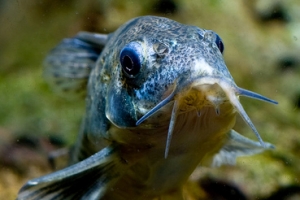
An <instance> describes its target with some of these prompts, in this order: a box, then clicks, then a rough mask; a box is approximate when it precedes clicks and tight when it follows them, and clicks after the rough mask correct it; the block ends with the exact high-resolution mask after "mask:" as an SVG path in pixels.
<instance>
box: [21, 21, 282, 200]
mask: <svg viewBox="0 0 300 200" xmlns="http://www.w3.org/2000/svg"><path fill="white" fill-rule="evenodd" d="M223 50H224V45H223V41H222V39H221V38H220V37H219V35H217V34H216V33H215V32H213V31H210V30H205V29H201V28H198V27H196V26H187V25H183V24H180V23H178V22H175V21H172V20H170V19H167V18H162V17H154V16H144V17H138V18H135V19H132V20H130V21H129V22H127V23H125V24H124V25H122V26H121V27H120V28H119V29H117V30H116V31H115V32H113V33H111V34H108V35H104V34H96V33H88V32H80V33H79V34H77V35H76V36H75V37H73V38H69V39H64V40H63V41H62V42H61V43H60V44H59V45H58V46H57V47H56V48H54V49H53V50H52V51H51V52H50V53H49V55H48V57H47V58H46V60H45V66H46V67H45V75H46V78H47V79H48V80H49V82H50V83H52V84H53V85H55V86H56V87H57V88H58V89H59V90H61V91H62V92H65V93H66V94H68V93H69V92H73V93H75V94H76V93H78V92H80V91H81V93H80V94H81V95H82V94H83V92H84V91H85V88H86V84H87V92H86V93H87V95H86V96H87V97H86V105H87V106H86V114H85V117H84V119H83V122H82V126H81V130H80V133H79V136H78V140H77V143H76V144H75V147H74V151H73V153H72V163H70V166H69V167H67V168H65V169H62V170H60V171H57V172H54V173H51V174H49V175H45V176H43V177H40V178H37V179H33V180H30V181H28V182H27V183H26V184H25V185H24V186H23V187H22V188H21V190H20V192H19V196H18V199H113V200H118V199H135V200H139V199H143V200H145V199H153V198H159V199H183V198H184V197H183V195H182V185H183V184H184V183H185V182H186V181H187V179H188V178H189V176H190V174H191V173H192V172H193V171H194V170H195V168H196V167H198V166H200V167H201V166H204V165H205V166H207V165H209V166H218V165H221V164H233V163H234V162H235V160H236V157H238V156H242V155H251V154H255V153H259V152H261V151H263V150H264V149H269V148H273V146H272V145H271V144H269V143H265V142H263V140H262V139H261V137H260V135H259V133H258V131H257V130H256V128H255V126H254V125H253V123H252V122H251V120H250V118H249V117H248V115H247V114H246V112H245V110H244V109H243V106H242V105H241V103H240V101H239V96H246V97H250V98H255V99H258V100H263V101H266V102H270V103H275V104H276V103H277V102H275V101H273V100H271V99H268V98H266V97H264V96H261V95H259V94H257V93H254V92H251V91H249V90H245V89H242V88H240V87H238V86H237V85H236V83H235V82H234V80H233V78H232V76H231V75H230V73H229V71H228V69H227V67H226V65H225V62H224V59H223V55H222V53H223ZM237 114H239V115H240V116H241V117H242V118H243V119H244V121H245V122H246V124H247V125H248V126H249V127H250V128H251V129H252V131H253V132H254V133H255V135H256V137H257V138H258V142H256V141H252V140H250V139H248V138H246V137H244V136H242V135H240V134H239V133H237V132H236V131H234V130H233V129H232V128H233V126H234V125H235V120H236V115H237Z"/></svg>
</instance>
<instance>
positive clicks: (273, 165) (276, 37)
mask: <svg viewBox="0 0 300 200" xmlns="http://www.w3.org/2000/svg"><path fill="white" fill-rule="evenodd" d="M141 15H157V16H164V17H168V18H171V19H174V20H176V21H178V22H180V23H184V24H190V25H195V26H199V27H201V28H204V29H211V30H214V31H215V32H216V33H218V34H219V35H220V36H221V38H222V40H223V42H224V44H225V52H224V58H225V62H226V64H227V67H228V68H229V71H230V72H231V74H232V76H233V78H234V80H235V82H236V83H237V85H238V86H240V87H242V88H245V89H248V90H251V91H255V92H257V93H260V94H263V95H265V96H267V97H270V98H272V99H275V100H276V101H278V102H279V104H278V105H275V106H274V105H271V104H267V103H265V102H260V101H257V100H252V99H248V98H247V99H246V98H243V97H241V98H240V99H241V102H242V104H243V106H244V108H245V110H246V112H247V113H248V115H249V116H250V118H251V119H252V121H253V123H254V124H255V126H256V128H257V130H258V131H259V133H260V134H261V136H262V138H263V139H264V141H266V142H270V143H272V144H274V145H275V146H276V149H275V150H273V151H266V152H264V153H262V154H259V155H256V156H251V157H243V158H239V159H238V161H237V164H236V166H222V167H220V168H212V169H211V168H200V167H199V168H198V169H196V170H195V172H194V173H193V174H192V175H191V178H190V181H189V182H188V183H187V184H186V186H185V192H186V193H188V194H189V196H190V199H217V198H219V199H272V198H274V199H287V198H288V195H290V199H300V183H299V180H300V167H299V165H300V2H299V1H297V0H285V1H279V0H253V1H248V0H240V1H234V0H228V1H224V0H201V1H199V0H144V1H139V0H130V1H129V0H128V1H123V0H98V1H97V0H86V1H79V0H68V1H67V0H60V1H59V0H27V1H20V0H10V1H9V0H1V1H0V24H1V26H0V199H15V198H16V195H17V192H18V190H19V189H20V187H21V186H22V185H23V184H24V183H25V182H26V181H27V180H29V179H32V178H35V177H38V176H41V175H43V174H46V173H49V172H51V171H53V170H55V169H53V165H55V167H57V165H56V164H53V163H52V162H51V161H53V160H52V159H50V162H49V153H51V152H53V151H54V150H56V149H61V148H63V147H70V146H71V145H72V144H73V143H74V141H75V140H76V137H77V133H78V131H79V126H80V123H81V119H82V117H83V114H84V110H85V105H84V101H83V100H81V99H76V98H73V97H72V96H68V97H63V96H59V95H57V94H55V93H54V92H53V91H52V90H51V88H49V86H48V85H47V84H46V83H45V81H44V79H43V76H42V70H43V67H42V63H43V59H44V58H45V56H46V54H47V53H48V52H49V51H50V50H51V48H53V47H54V46H56V45H57V44H58V43H59V42H60V41H61V40H62V39H63V38H66V37H72V36H74V35H75V34H76V33H77V32H79V31H82V30H85V31H91V32H99V33H109V32H112V31H114V30H115V29H117V27H119V26H120V25H121V24H123V23H124V22H126V21H128V20H129V19H131V18H134V17H137V16H141ZM235 130H237V131H238V132H240V133H242V134H243V135H245V136H247V137H250V138H253V139H256V138H255V136H254V134H253V133H252V131H251V130H250V128H249V127H248V126H247V125H246V124H245V123H244V122H243V121H242V119H240V118H238V120H237V124H236V127H235ZM51 164H52V165H51ZM292 194H294V195H292ZM216 195H221V196H216ZM230 195H231V196H230ZM232 195H233V196H232ZM234 195H237V196H234ZM272 195H273V196H272ZM276 195H277V196H276ZM280 195H281V196H280Z"/></svg>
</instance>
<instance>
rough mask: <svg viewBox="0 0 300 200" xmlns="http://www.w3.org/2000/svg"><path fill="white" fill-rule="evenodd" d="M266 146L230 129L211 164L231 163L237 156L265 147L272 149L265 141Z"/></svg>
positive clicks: (255, 151) (253, 152)
mask: <svg viewBox="0 0 300 200" xmlns="http://www.w3.org/2000/svg"><path fill="white" fill-rule="evenodd" d="M265 144H266V147H265V148H264V147H262V146H261V144H260V143H259V142H256V141H253V140H250V139H248V138H246V137H244V136H242V135H240V134H239V133H238V132H236V131H234V130H231V131H230V132H229V134H228V140H227V141H226V143H225V145H224V146H223V147H222V148H221V150H220V151H219V152H218V153H217V154H215V155H214V157H213V159H212V163H211V165H212V166H220V165H222V164H230V165H233V164H235V162H236V158H237V157H239V156H247V155H253V154H257V153H260V152H262V151H264V150H266V149H274V148H275V147H274V146H273V145H272V144H270V143H265Z"/></svg>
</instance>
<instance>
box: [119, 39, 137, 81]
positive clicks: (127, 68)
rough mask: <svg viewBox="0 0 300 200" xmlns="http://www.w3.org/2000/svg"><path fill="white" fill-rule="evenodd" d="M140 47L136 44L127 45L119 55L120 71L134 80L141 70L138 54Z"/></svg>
mask: <svg viewBox="0 0 300 200" xmlns="http://www.w3.org/2000/svg"><path fill="white" fill-rule="evenodd" d="M139 47H140V45H139V44H138V43H136V42H131V43H129V44H127V45H126V46H125V47H124V48H123V49H122V50H121V53H120V63H121V65H122V70H123V72H124V74H125V75H126V76H127V77H128V78H134V77H135V76H136V75H137V74H138V73H139V72H140V69H141V58H140V54H139V50H140V49H139Z"/></svg>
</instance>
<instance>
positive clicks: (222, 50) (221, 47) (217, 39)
mask: <svg viewBox="0 0 300 200" xmlns="http://www.w3.org/2000/svg"><path fill="white" fill-rule="evenodd" d="M215 43H216V44H217V47H218V48H219V50H220V52H221V53H222V54H223V52H224V44H223V41H222V39H221V38H220V36H219V35H218V34H216V41H215Z"/></svg>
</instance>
